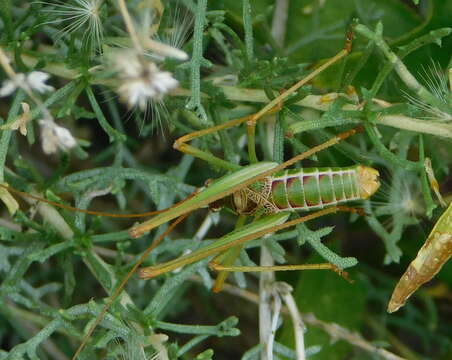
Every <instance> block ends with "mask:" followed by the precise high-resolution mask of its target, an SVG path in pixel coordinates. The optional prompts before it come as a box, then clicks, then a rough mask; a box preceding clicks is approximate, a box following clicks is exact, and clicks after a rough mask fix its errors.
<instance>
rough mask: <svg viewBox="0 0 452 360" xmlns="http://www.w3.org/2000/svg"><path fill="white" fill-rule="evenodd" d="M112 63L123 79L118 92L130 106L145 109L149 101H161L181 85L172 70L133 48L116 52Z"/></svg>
mask: <svg viewBox="0 0 452 360" xmlns="http://www.w3.org/2000/svg"><path fill="white" fill-rule="evenodd" d="M111 63H112V65H113V68H114V70H115V71H116V72H117V73H118V77H119V79H120V80H121V85H120V86H119V88H118V89H117V92H118V94H119V96H120V98H121V100H122V101H123V102H125V103H127V105H128V106H129V107H133V106H138V107H139V108H140V109H141V110H145V109H146V106H147V104H148V103H149V102H151V101H154V100H155V101H160V100H161V99H162V98H163V96H164V95H165V94H166V93H168V92H169V91H171V90H173V89H175V88H177V86H178V85H179V82H178V81H177V80H176V79H174V78H173V76H172V74H171V73H170V72H168V71H161V70H160V69H159V68H158V67H157V65H156V64H155V63H153V62H151V61H148V60H146V59H144V58H143V59H142V58H140V57H139V56H137V55H136V53H134V52H133V51H131V50H129V51H126V50H123V51H120V52H117V53H115V54H114V55H113V56H112V59H111Z"/></svg>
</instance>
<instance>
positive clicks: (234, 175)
mask: <svg viewBox="0 0 452 360" xmlns="http://www.w3.org/2000/svg"><path fill="white" fill-rule="evenodd" d="M350 50H351V36H348V38H347V41H346V46H345V47H344V49H343V50H341V51H340V52H339V53H338V54H337V55H335V56H334V57H333V58H331V59H329V60H328V61H326V62H325V63H324V64H322V65H321V66H320V67H318V68H317V69H315V70H314V71H312V72H311V73H310V74H309V75H308V76H306V77H305V78H303V79H302V80H300V81H298V82H297V83H296V84H295V85H293V86H292V87H291V88H289V89H288V90H286V91H285V92H283V93H282V94H281V95H279V96H278V97H276V98H275V99H274V100H272V101H271V102H269V103H268V104H267V105H266V106H264V107H263V108H262V109H261V110H260V111H258V112H257V113H255V114H253V115H250V116H246V117H243V118H240V119H235V120H231V121H228V122H226V123H224V124H221V125H218V126H215V127H212V128H208V129H204V130H200V131H196V132H193V133H190V134H187V135H185V136H183V137H181V138H179V139H178V140H176V142H175V143H174V148H175V149H177V150H179V151H181V152H183V153H186V154H191V155H193V156H195V157H198V158H200V159H203V160H206V161H208V162H210V163H213V164H215V165H216V166H218V167H222V168H224V169H225V170H227V171H229V172H230V173H229V174H227V175H225V176H223V177H222V178H220V179H218V180H215V181H213V182H211V183H210V184H209V185H208V186H206V187H205V188H203V189H202V190H199V191H198V192H196V193H194V194H193V195H192V196H190V197H189V198H188V199H186V200H184V201H181V202H180V203H178V204H176V205H174V206H172V207H170V208H169V209H167V210H165V211H163V212H160V213H159V214H158V215H156V216H154V217H153V218H151V219H150V220H148V221H146V222H144V223H142V224H139V225H136V226H134V227H132V228H131V229H130V231H129V234H130V237H131V238H138V237H141V236H142V235H144V234H145V233H147V232H149V231H151V230H152V229H154V228H156V227H158V226H160V225H162V224H164V223H166V222H168V221H171V220H174V219H176V220H175V221H174V222H173V223H172V224H171V225H170V226H169V228H168V229H167V231H165V233H164V234H162V235H161V236H160V237H158V238H157V239H156V240H155V241H154V242H153V243H152V244H151V245H150V246H149V247H148V249H147V250H146V251H145V252H144V253H143V254H142V256H141V257H140V258H139V260H138V261H137V262H136V264H135V265H134V266H133V268H132V269H131V270H130V272H129V273H128V274H127V275H126V276H125V278H124V279H123V280H122V282H121V283H120V284H119V285H118V286H117V287H116V289H115V290H114V291H113V293H112V294H111V295H110V298H109V300H108V301H107V303H106V304H105V306H104V307H103V309H102V311H101V312H100V313H99V315H98V317H97V319H96V320H95V321H94V323H93V325H92V326H91V327H90V329H89V330H88V332H87V333H86V335H85V336H84V338H83V340H82V343H81V345H80V346H79V348H78V349H77V352H76V353H75V354H74V356H73V359H75V358H77V357H78V355H79V354H80V352H81V351H82V349H83V347H84V346H85V344H86V343H87V341H88V340H89V338H90V336H91V334H92V333H93V331H94V329H95V328H96V327H97V325H98V324H99V323H100V322H101V321H102V319H103V317H104V316H105V314H106V312H107V311H108V309H109V308H110V306H111V305H112V304H113V302H114V301H115V300H116V299H117V297H118V296H119V295H120V293H121V292H122V290H123V288H124V286H125V284H126V283H127V281H128V280H129V279H130V278H131V276H132V275H133V274H134V273H135V271H136V270H137V269H138V267H139V266H140V265H141V264H142V263H143V261H144V260H145V259H146V258H147V256H148V255H149V253H150V252H151V251H152V249H154V248H155V247H156V246H157V245H158V244H159V243H160V242H161V241H162V240H163V239H164V237H165V236H166V235H168V233H169V232H170V231H171V230H172V229H173V228H174V227H175V226H176V225H177V224H178V223H180V222H181V221H182V220H183V219H184V218H185V217H186V216H188V214H189V213H190V212H192V211H194V210H196V209H198V208H200V207H205V206H209V207H210V208H211V209H217V208H219V207H221V206H229V207H230V208H232V210H233V211H235V212H236V213H238V214H241V215H242V216H245V215H257V216H256V220H254V221H253V222H251V223H249V224H247V225H244V226H242V227H239V228H238V229H236V230H235V231H233V232H231V233H230V234H227V235H225V236H223V237H222V238H220V239H219V240H217V241H216V242H214V243H212V244H210V245H207V246H205V247H202V248H200V249H199V250H196V251H194V252H192V253H191V254H189V255H186V256H182V257H180V258H178V259H175V260H172V261H169V262H167V263H165V264H159V265H154V266H151V267H146V268H143V269H141V270H140V276H141V277H142V278H151V277H155V276H158V275H160V274H163V273H166V272H168V271H171V270H174V269H176V268H179V267H181V266H184V265H187V264H190V263H193V262H195V261H198V260H200V259H203V258H206V257H209V256H212V255H216V257H215V258H214V259H213V261H211V263H210V266H211V268H213V269H215V270H217V271H220V274H219V277H218V279H217V283H216V285H215V289H216V290H217V291H218V290H220V289H221V286H222V283H223V281H224V279H225V274H226V272H230V271H268V270H270V271H277V270H304V269H330V270H334V271H337V272H339V273H340V272H341V269H338V268H337V267H336V266H334V265H333V264H330V263H324V264H309V265H287V266H272V267H253V268H250V267H237V266H233V265H234V260H235V257H237V255H238V254H239V252H240V251H239V250H240V249H241V246H242V244H244V243H245V242H246V241H249V240H252V239H257V238H259V237H262V236H263V235H266V234H268V233H272V232H275V231H278V230H281V229H285V228H288V227H290V226H294V225H296V224H299V223H302V222H306V221H309V220H311V219H315V218H318V217H320V216H323V215H327V214H332V213H335V212H338V211H348V212H360V211H359V209H355V208H350V207H346V206H343V205H341V204H342V203H344V202H348V201H353V200H358V199H367V198H368V197H370V196H371V195H372V194H373V193H375V191H377V189H378V187H379V185H380V184H379V181H378V171H377V170H375V169H372V168H370V167H366V166H362V165H355V166H351V167H347V168H334V167H333V168H312V169H302V170H286V168H287V167H289V166H292V165H294V164H295V163H296V162H298V161H300V160H303V159H306V158H308V157H310V156H312V155H313V154H315V153H317V152H319V151H321V150H324V149H326V148H328V147H331V146H333V145H335V144H337V143H338V142H340V141H342V140H344V139H346V138H348V137H349V136H351V135H353V134H355V133H356V132H357V131H358V130H357V129H352V130H349V131H345V132H343V133H341V134H339V135H337V136H335V137H333V138H331V139H330V140H328V141H326V142H324V143H322V144H320V145H317V146H315V147H313V148H311V149H309V150H308V151H306V152H304V153H302V154H299V155H297V156H295V157H294V158H292V159H290V160H287V161H285V162H283V163H282V164H277V163H273V162H258V160H257V156H256V151H255V146H254V144H255V140H254V136H255V126H256V123H257V121H258V120H260V119H261V118H262V117H263V116H264V115H266V114H268V113H270V112H276V111H278V110H279V109H280V108H281V106H282V104H283V102H284V100H285V99H287V98H288V97H289V96H290V95H292V94H293V93H294V92H296V91H297V90H298V89H299V88H300V87H301V86H303V85H305V84H306V83H308V82H309V81H310V80H312V79H313V78H314V77H315V76H316V75H318V74H319V73H320V72H322V71H323V70H324V69H326V68H327V67H329V66H330V65H331V64H333V63H335V62H337V61H338V60H340V59H342V58H343V57H345V56H346V55H347V54H348V53H349V52H350ZM243 123H246V126H247V135H248V153H249V158H250V161H251V164H250V165H248V166H239V165H237V164H232V163H229V162H227V161H225V160H223V159H220V158H218V157H216V156H214V155H212V154H210V153H208V152H206V151H203V150H200V149H198V148H196V147H193V146H191V145H189V144H188V142H189V141H190V140H192V139H194V138H198V137H201V136H204V135H208V134H213V133H216V132H218V131H222V130H225V129H228V128H231V127H233V126H237V125H239V124H243ZM319 209H320V210H319ZM296 210H308V211H309V210H317V211H315V212H313V213H311V214H308V215H306V216H303V217H298V218H295V219H294V220H290V221H287V220H288V218H289V217H290V214H291V212H293V211H296ZM104 215H105V214H104Z"/></svg>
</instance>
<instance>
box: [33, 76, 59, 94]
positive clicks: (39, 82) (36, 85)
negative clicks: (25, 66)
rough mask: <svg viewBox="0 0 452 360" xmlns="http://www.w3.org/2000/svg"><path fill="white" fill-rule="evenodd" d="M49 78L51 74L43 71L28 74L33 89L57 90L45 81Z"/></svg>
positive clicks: (40, 90)
mask: <svg viewBox="0 0 452 360" xmlns="http://www.w3.org/2000/svg"><path fill="white" fill-rule="evenodd" d="M49 78H50V75H49V74H47V73H45V72H43V71H32V72H31V73H29V74H28V75H27V83H28V85H29V86H30V87H31V88H32V89H33V90H36V91H37V92H40V93H45V92H47V91H53V90H55V88H54V87H53V86H50V85H47V84H46V83H45V82H46V81H47V80H48V79H49Z"/></svg>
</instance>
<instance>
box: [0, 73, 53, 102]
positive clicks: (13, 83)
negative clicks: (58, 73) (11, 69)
mask: <svg viewBox="0 0 452 360" xmlns="http://www.w3.org/2000/svg"><path fill="white" fill-rule="evenodd" d="M49 77H50V75H49V74H47V73H45V72H43V71H32V72H31V73H29V74H27V75H26V74H16V75H15V76H14V77H13V78H11V79H8V80H5V81H4V82H3V84H2V87H1V88H0V97H4V96H9V95H11V94H12V93H13V92H14V91H16V89H18V88H23V87H26V88H28V89H30V90H35V91H37V92H39V93H45V92H48V91H53V90H55V88H54V87H53V86H50V85H47V84H46V81H47V80H48V79H49Z"/></svg>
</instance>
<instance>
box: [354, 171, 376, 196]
mask: <svg viewBox="0 0 452 360" xmlns="http://www.w3.org/2000/svg"><path fill="white" fill-rule="evenodd" d="M358 177H359V193H360V197H361V199H367V198H369V197H371V196H372V195H373V194H375V193H376V191H377V190H378V188H379V187H380V180H379V177H380V173H379V172H378V170H376V169H374V168H371V167H369V166H364V165H360V166H359V167H358Z"/></svg>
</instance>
